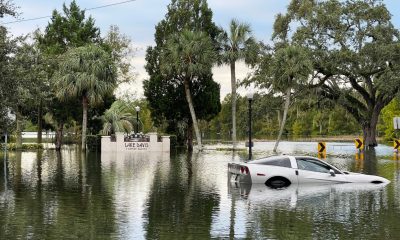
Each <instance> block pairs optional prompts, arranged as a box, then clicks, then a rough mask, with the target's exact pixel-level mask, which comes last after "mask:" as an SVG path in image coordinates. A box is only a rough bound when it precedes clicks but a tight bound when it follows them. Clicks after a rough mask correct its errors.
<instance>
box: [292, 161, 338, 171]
mask: <svg viewBox="0 0 400 240" xmlns="http://www.w3.org/2000/svg"><path fill="white" fill-rule="evenodd" d="M296 160H297V168H298V169H301V170H306V171H313V172H322V173H329V170H330V169H332V168H331V167H330V166H329V165H326V164H324V163H322V162H319V161H317V160H314V159H306V158H304V159H302V158H300V159H296ZM333 170H334V169H333Z"/></svg>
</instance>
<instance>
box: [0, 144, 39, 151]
mask: <svg viewBox="0 0 400 240" xmlns="http://www.w3.org/2000/svg"><path fill="white" fill-rule="evenodd" d="M0 147H1V149H0V151H2V150H3V149H4V143H2V144H0ZM43 148H44V147H43V144H37V143H25V144H22V148H21V149H17V146H16V144H15V143H8V144H7V150H9V151H15V150H38V149H43Z"/></svg>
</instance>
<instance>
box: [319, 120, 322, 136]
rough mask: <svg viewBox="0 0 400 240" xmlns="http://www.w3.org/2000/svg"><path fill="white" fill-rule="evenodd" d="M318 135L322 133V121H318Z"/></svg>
mask: <svg viewBox="0 0 400 240" xmlns="http://www.w3.org/2000/svg"><path fill="white" fill-rule="evenodd" d="M319 135H322V122H319Z"/></svg>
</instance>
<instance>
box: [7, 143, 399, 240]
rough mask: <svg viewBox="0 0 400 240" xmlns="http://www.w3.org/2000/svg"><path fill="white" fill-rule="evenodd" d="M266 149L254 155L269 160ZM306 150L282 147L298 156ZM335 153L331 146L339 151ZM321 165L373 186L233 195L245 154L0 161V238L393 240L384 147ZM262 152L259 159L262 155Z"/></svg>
mask: <svg viewBox="0 0 400 240" xmlns="http://www.w3.org/2000/svg"><path fill="white" fill-rule="evenodd" d="M270 145H272V144H270V143H265V144H264V145H263V144H258V146H257V145H256V148H255V155H256V157H257V156H263V155H265V154H269V150H268V149H269V147H270ZM314 145H315V144H314ZM314 145H313V144H312V143H296V144H294V143H283V144H282V146H283V147H284V148H286V149H287V151H288V152H300V153H302V154H304V153H307V151H312V149H314V148H315V146H314ZM339 145H340V144H339ZM339 145H338V147H337V149H336V150H335V149H334V144H331V145H330V146H329V147H328V154H329V153H335V152H336V153H338V154H339V157H338V156H336V157H332V156H331V157H329V156H328V158H327V161H328V162H330V163H333V164H335V165H336V166H338V167H339V168H342V169H344V170H350V171H355V172H364V173H368V174H377V175H380V176H383V177H386V178H388V179H389V180H391V181H392V182H391V183H390V184H389V185H387V186H379V185H354V184H341V185H325V186H324V185H322V186H321V185H319V186H291V187H289V188H287V189H284V190H272V189H269V188H267V187H265V186H264V185H253V186H251V187H249V186H240V185H237V184H234V183H228V181H227V163H228V162H231V161H237V162H239V161H243V159H245V158H246V153H243V152H242V153H239V154H233V153H232V152H226V151H214V150H205V151H203V152H201V153H194V154H192V155H188V154H187V153H172V154H171V156H170V155H169V154H147V155H146V154H130V155H129V154H103V155H100V154H95V153H94V154H93V153H90V154H82V153H81V152H80V151H79V150H78V149H77V148H75V147H70V148H67V149H65V150H63V151H62V152H61V154H57V153H56V152H55V151H53V150H45V151H41V152H22V153H21V152H11V153H9V156H8V160H7V161H6V162H4V160H3V155H1V154H0V229H1V230H0V239H209V238H250V239H400V235H399V233H400V183H399V173H400V162H399V161H398V160H394V159H393V153H392V152H391V150H390V148H385V147H380V148H377V149H376V151H369V152H366V153H365V154H363V155H360V154H359V155H357V156H356V155H355V154H354V153H355V150H354V149H353V148H351V146H350V145H348V146H350V147H349V149H350V150H349V149H347V145H346V144H343V145H340V146H339ZM266 149H267V150H266Z"/></svg>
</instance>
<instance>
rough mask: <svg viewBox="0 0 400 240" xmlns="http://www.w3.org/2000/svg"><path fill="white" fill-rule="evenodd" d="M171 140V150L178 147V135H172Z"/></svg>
mask: <svg viewBox="0 0 400 240" xmlns="http://www.w3.org/2000/svg"><path fill="white" fill-rule="evenodd" d="M169 140H170V142H171V145H170V146H171V149H172V148H175V147H177V146H178V137H177V136H176V135H170V136H169Z"/></svg>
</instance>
